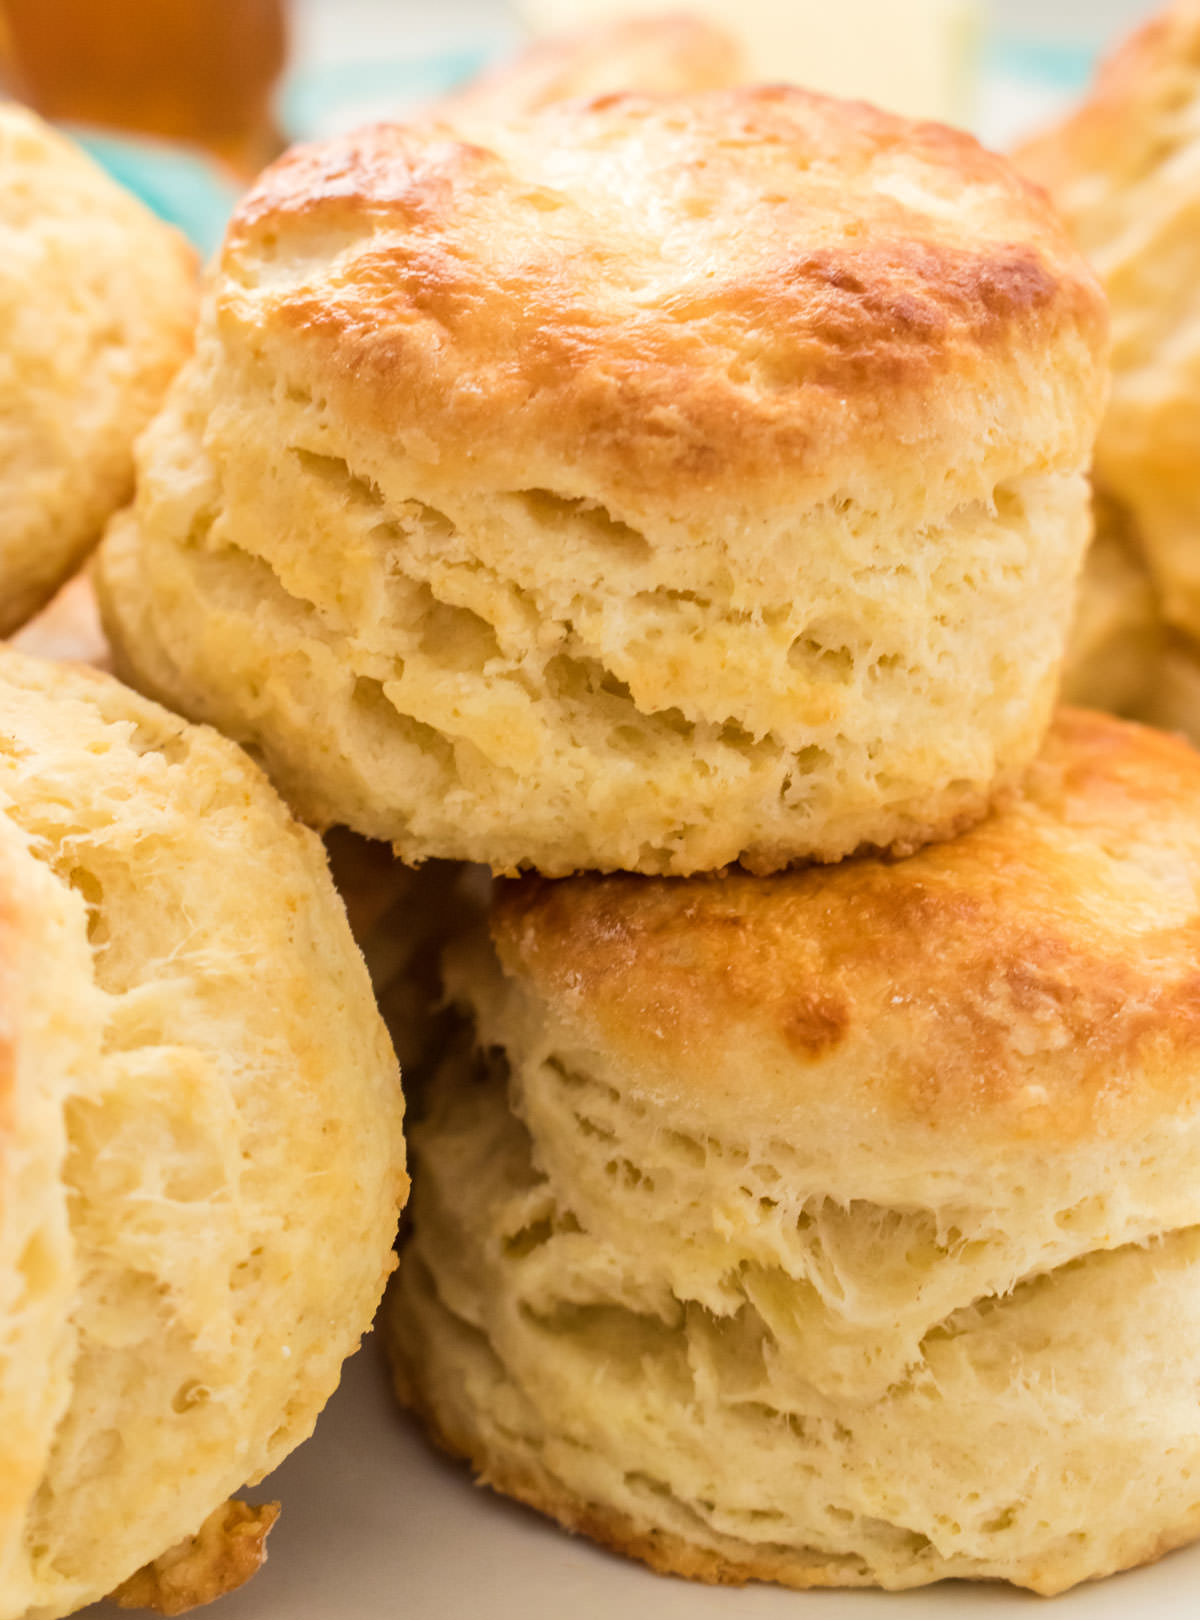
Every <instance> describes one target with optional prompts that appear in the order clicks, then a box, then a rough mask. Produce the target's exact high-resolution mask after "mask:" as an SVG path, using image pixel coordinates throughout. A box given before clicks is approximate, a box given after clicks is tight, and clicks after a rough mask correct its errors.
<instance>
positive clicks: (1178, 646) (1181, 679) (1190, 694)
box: [1138, 635, 1200, 746]
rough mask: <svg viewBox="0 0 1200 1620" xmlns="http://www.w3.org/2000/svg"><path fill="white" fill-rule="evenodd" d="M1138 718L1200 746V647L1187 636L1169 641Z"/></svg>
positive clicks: (1159, 660) (1157, 663) (1177, 636)
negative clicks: (1178, 733) (1175, 732)
mask: <svg viewBox="0 0 1200 1620" xmlns="http://www.w3.org/2000/svg"><path fill="white" fill-rule="evenodd" d="M1138 718H1139V719H1141V720H1145V721H1146V722H1147V723H1148V724H1150V725H1152V726H1161V727H1162V729H1163V730H1164V731H1177V732H1180V733H1181V734H1182V735H1183V736H1184V737H1187V738H1188V740H1189V741H1190V742H1193V743H1195V744H1196V745H1197V746H1200V647H1197V646H1196V644H1195V643H1194V642H1192V641H1189V640H1188V639H1187V637H1186V636H1181V635H1174V636H1171V637H1169V638H1168V640H1167V641H1166V644H1165V645H1164V647H1163V649H1162V652H1161V653H1160V655H1159V657H1158V659H1157V661H1156V663H1155V666H1154V671H1153V676H1152V679H1151V682H1150V686H1149V690H1148V691H1147V693H1146V696H1145V698H1144V700H1143V702H1142V705H1141V708H1140V710H1139V714H1138Z"/></svg>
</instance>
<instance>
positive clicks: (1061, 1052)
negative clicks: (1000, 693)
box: [492, 710, 1200, 1138]
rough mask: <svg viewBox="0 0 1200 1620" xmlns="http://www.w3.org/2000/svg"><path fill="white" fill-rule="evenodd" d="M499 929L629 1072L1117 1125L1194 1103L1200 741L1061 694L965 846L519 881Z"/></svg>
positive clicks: (975, 1116) (1017, 1131) (518, 970)
mask: <svg viewBox="0 0 1200 1620" xmlns="http://www.w3.org/2000/svg"><path fill="white" fill-rule="evenodd" d="M492 931H493V937H494V939H495V942H496V945H497V949H498V952H499V955H500V960H501V963H502V965H503V967H504V969H505V971H506V972H507V973H508V974H510V975H515V976H518V977H520V978H523V979H526V980H527V981H528V983H529V985H530V987H531V989H532V992H533V995H534V997H535V1000H536V1002H537V1003H538V1004H540V1005H543V1006H545V1007H546V1008H547V1009H548V1010H549V1011H550V1013H551V1014H552V1016H553V1018H554V1020H555V1021H556V1022H558V1023H559V1024H565V1025H566V1026H567V1028H568V1029H570V1030H572V1031H574V1032H575V1033H576V1034H577V1036H578V1037H579V1039H580V1040H581V1041H583V1042H584V1043H585V1044H586V1045H587V1046H588V1047H589V1048H591V1049H594V1050H603V1051H606V1052H608V1053H610V1054H612V1061H613V1062H614V1063H615V1064H616V1065H617V1066H621V1065H624V1066H625V1068H626V1071H627V1073H628V1075H629V1077H630V1084H631V1085H632V1086H635V1087H636V1086H637V1085H643V1086H647V1087H648V1088H649V1089H650V1090H651V1091H654V1092H663V1091H666V1092H667V1093H669V1094H670V1095H672V1097H673V1098H675V1099H676V1100H677V1099H678V1098H680V1097H684V1096H686V1095H687V1094H689V1093H691V1094H693V1096H694V1094H695V1093H696V1092H697V1091H701V1092H703V1094H704V1095H705V1096H706V1097H707V1098H708V1099H709V1102H710V1103H712V1102H714V1101H715V1100H717V1099H718V1098H724V1100H725V1102H726V1103H728V1105H729V1106H731V1107H734V1108H736V1109H738V1110H745V1111H746V1112H747V1113H748V1114H750V1115H755V1114H760V1113H764V1112H765V1114H766V1116H767V1119H768V1121H769V1120H770V1119H772V1118H776V1119H778V1121H779V1122H780V1124H781V1127H783V1126H786V1124H787V1122H788V1121H789V1117H791V1118H792V1122H793V1123H795V1120H796V1118H799V1119H801V1120H802V1119H803V1117H804V1112H805V1111H806V1110H811V1109H812V1108H813V1107H814V1106H815V1105H816V1106H830V1105H831V1106H833V1107H835V1108H836V1109H842V1110H844V1111H845V1112H846V1113H847V1114H849V1115H850V1116H851V1117H853V1118H855V1119H858V1120H860V1121H869V1122H870V1124H869V1129H870V1130H872V1131H875V1130H877V1129H878V1128H879V1127H880V1125H881V1124H882V1123H883V1122H884V1121H887V1120H890V1122H891V1125H892V1126H893V1127H894V1126H895V1125H896V1124H897V1123H901V1124H904V1125H906V1126H917V1127H920V1128H921V1129H927V1130H930V1131H936V1132H946V1131H959V1130H965V1131H967V1132H969V1133H971V1135H972V1136H974V1135H976V1134H978V1133H980V1132H985V1133H990V1134H998V1135H1000V1136H1002V1137H1006V1138H1007V1137H1016V1138H1024V1137H1030V1136H1043V1135H1049V1136H1054V1137H1059V1138H1063V1137H1068V1138H1069V1137H1078V1136H1081V1135H1087V1134H1089V1133H1093V1132H1094V1133H1097V1134H1101V1135H1103V1134H1105V1133H1107V1132H1109V1131H1115V1130H1119V1129H1125V1128H1127V1127H1128V1125H1129V1124H1130V1121H1131V1117H1133V1118H1134V1119H1136V1116H1137V1115H1138V1114H1139V1113H1141V1114H1145V1113H1147V1112H1150V1113H1153V1112H1155V1111H1159V1112H1161V1111H1162V1110H1163V1108H1164V1107H1176V1106H1180V1105H1183V1106H1187V1107H1191V1106H1193V1105H1194V1104H1196V1103H1200V1061H1198V1059H1200V755H1198V754H1197V753H1196V752H1195V751H1193V749H1192V748H1190V747H1189V746H1188V745H1187V744H1186V743H1184V742H1183V741H1182V740H1181V739H1179V738H1176V737H1170V736H1167V735H1165V734H1163V733H1160V732H1156V731H1151V730H1149V729H1147V728H1145V727H1141V726H1136V725H1131V724H1128V723H1125V722H1121V721H1118V720H1114V719H1112V718H1110V717H1108V716H1102V715H1098V714H1091V713H1085V712H1082V711H1073V710H1063V711H1060V713H1059V715H1058V717H1057V720H1056V722H1055V725H1054V728H1053V730H1052V732H1051V735H1050V738H1049V741H1048V743H1047V745H1046V747H1045V749H1044V751H1043V753H1042V755H1041V757H1040V759H1039V761H1038V762H1037V764H1036V765H1035V767H1034V769H1033V771H1032V772H1031V774H1030V777H1029V780H1028V783H1027V786H1026V788H1025V790H1024V792H1023V794H1022V796H1021V797H1020V798H1019V799H1018V800H1017V801H1016V802H1014V803H1013V804H1012V805H1011V806H1010V807H1009V808H1007V809H1005V810H1002V811H999V812H997V813H996V814H994V815H993V816H992V817H991V818H990V819H989V820H987V821H986V822H984V823H982V824H981V825H980V826H978V827H976V828H975V829H974V830H973V831H971V832H969V833H966V834H965V835H964V836H963V837H961V838H959V839H956V840H955V841H954V842H952V843H945V844H938V845H933V846H930V847H928V848H926V849H924V850H922V851H921V852H920V853H919V854H916V855H914V856H911V857H910V858H908V859H906V860H902V861H889V860H886V859H861V860H854V861H847V862H844V863H843V864H842V865H840V866H836V867H825V868H808V869H806V870H796V871H792V872H789V873H784V874H780V875H778V876H775V877H769V878H754V877H750V876H748V875H746V874H744V873H742V872H739V871H735V872H732V873H730V874H728V875H718V876H714V877H712V878H691V879H677V880H671V879H649V878H636V877H630V876H624V875H622V876H609V877H580V878H570V879H565V880H560V881H558V882H551V881H548V880H545V879H538V878H528V879H522V880H520V881H517V882H510V883H506V884H503V885H501V887H500V891H499V896H498V899H497V901H496V905H495V909H494V913H493V925H492ZM858 1128H864V1127H863V1126H862V1125H861V1124H860V1126H859V1127H858Z"/></svg>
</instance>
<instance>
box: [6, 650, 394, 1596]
mask: <svg viewBox="0 0 1200 1620" xmlns="http://www.w3.org/2000/svg"><path fill="white" fill-rule="evenodd" d="M0 895H2V896H3V900H2V903H0V1034H2V1039H0V1085H2V1087H3V1094H4V1110H3V1123H2V1125H0V1133H2V1140H3V1154H2V1155H0V1328H2V1333H0V1480H2V1481H3V1490H2V1491H0V1616H2V1617H3V1620H16V1617H19V1616H33V1615H36V1616H37V1617H39V1620H50V1617H53V1616H57V1615H62V1614H66V1613H67V1612H68V1611H70V1610H73V1609H76V1608H78V1607H80V1606H81V1605H83V1604H85V1603H89V1602H91V1601H92V1600H93V1599H95V1598H98V1597H100V1596H101V1595H102V1594H103V1593H105V1592H108V1591H110V1590H112V1589H113V1588H114V1587H116V1586H117V1585H118V1584H119V1583H123V1582H125V1581H126V1580H127V1578H129V1577H131V1576H133V1575H134V1573H135V1571H137V1570H138V1569H139V1567H140V1566H142V1565H145V1564H147V1563H149V1562H151V1561H155V1567H154V1569H153V1570H151V1571H145V1572H143V1575H142V1576H140V1577H139V1579H138V1581H137V1582H135V1583H134V1586H133V1588H132V1592H133V1593H134V1594H135V1595H136V1592H137V1591H138V1590H143V1589H145V1588H146V1587H147V1585H148V1584H149V1585H150V1586H152V1587H153V1588H154V1589H155V1590H164V1591H165V1590H168V1589H169V1588H170V1587H171V1583H172V1580H174V1581H175V1582H176V1584H177V1583H178V1581H179V1579H181V1578H183V1579H185V1583H186V1585H187V1588H188V1590H205V1591H207V1592H208V1593H209V1595H211V1594H212V1592H214V1591H216V1590H220V1589H221V1588H222V1587H223V1586H227V1585H228V1584H230V1583H231V1582H232V1581H233V1580H234V1579H235V1578H236V1575H237V1571H238V1569H239V1568H240V1569H241V1570H242V1571H243V1572H248V1571H249V1570H250V1569H252V1568H253V1567H255V1564H256V1563H257V1562H258V1561H259V1559H260V1558H261V1542H262V1537H263V1535H265V1531H266V1528H268V1523H267V1522H266V1520H265V1517H264V1514H263V1513H262V1512H259V1511H253V1512H249V1518H247V1517H246V1515H247V1512H248V1511H249V1510H245V1509H241V1510H239V1509H238V1507H237V1505H236V1504H234V1505H232V1506H231V1507H228V1508H225V1507H223V1506H222V1504H224V1503H225V1500H226V1498H227V1497H228V1496H229V1495H230V1494H231V1492H233V1491H235V1490H236V1489H237V1488H238V1487H239V1486H241V1485H242V1484H244V1483H246V1482H250V1483H253V1482H254V1481H255V1480H257V1479H258V1478H259V1477H261V1476H262V1475H263V1474H264V1473H266V1472H267V1470H268V1469H270V1468H272V1467H274V1465H275V1464H276V1463H277V1462H279V1461H280V1459H281V1458H282V1457H284V1456H285V1455H286V1454H287V1452H289V1451H290V1450H291V1449H292V1447H293V1446H295V1445H296V1444H297V1443H298V1442H299V1441H300V1440H302V1439H303V1438H304V1437H305V1435H307V1434H308V1432H309V1431H310V1430H311V1428H312V1425H313V1422H314V1420H315V1418H316V1415H317V1413H318V1411H319V1410H320V1408H321V1406H322V1405H323V1404H324V1402H325V1400H326V1399H327V1397H328V1396H329V1394H330V1393H331V1391H332V1390H333V1388H334V1386H335V1384H336V1383H337V1379H338V1374H339V1369H340V1367H341V1363H342V1360H343V1358H344V1357H345V1356H347V1355H348V1354H350V1352H351V1351H352V1350H354V1348H355V1347H356V1345H357V1343H358V1339H359V1335H360V1334H361V1333H363V1332H364V1331H365V1330H366V1328H367V1327H368V1325H369V1323H370V1321H371V1316H372V1313H373V1310H374V1308H375V1304H376V1301H377V1300H378V1298H379V1295H380V1293H381V1291H382V1287H383V1282H384V1278H385V1277H386V1276H387V1273H388V1271H389V1270H390V1268H391V1253H390V1251H391V1244H392V1240H393V1236H394V1232H395V1227H396V1215H397V1208H398V1205H399V1203H400V1202H401V1201H402V1198H403V1194H404V1191H405V1188H406V1178H405V1175H404V1148H403V1139H402V1134H401V1113H402V1102H401V1094H400V1087H399V1078H398V1074H397V1071H396V1065H395V1059H394V1057H393V1055H392V1052H391V1049H390V1047H389V1045H388V1041H387V1037H386V1034H385V1032H384V1029H383V1026H382V1023H381V1022H380V1019H379V1016H378V1013H377V1011H376V1008H375V1004H374V1001H373V1000H372V997H371V991H370V986H369V984H368V981H367V976H366V972H365V970H364V968H363V964H362V959H361V957H360V956H359V954H358V952H357V950H356V949H355V947H354V943H353V941H352V939H351V937H350V933H349V929H348V928H347V925H346V918H345V913H344V911H343V909H342V906H341V903H340V902H339V900H338V899H337V896H336V894H335V892H334V890H333V886H332V884H331V883H330V880H329V874H328V871H327V869H326V865H325V860H324V855H323V853H322V850H321V846H320V843H319V842H318V840H317V838H316V836H315V835H314V834H313V833H310V832H308V831H306V830H305V829H303V828H301V827H300V826H298V825H297V824H296V823H295V822H294V821H293V820H292V819H291V817H290V816H289V815H288V812H287V810H286V809H285V807H284V806H283V804H282V803H281V802H280V800H279V799H278V797H277V796H276V794H275V793H274V791H273V790H272V789H271V788H270V786H269V784H268V783H267V782H266V781H265V780H264V778H263V777H262V775H261V773H260V772H259V771H258V770H257V769H256V768H255V767H254V766H253V765H252V764H251V763H250V761H249V760H248V759H246V757H245V756H244V755H243V754H242V753H241V752H240V751H239V750H238V749H237V748H236V747H234V745H233V744H232V743H229V742H227V741H225V739H224V738H221V737H218V736H217V735H216V734H215V733H213V732H211V731H209V730H207V729H203V728H200V727H196V726H191V725H189V724H187V723H186V722H185V721H182V720H180V719H178V718H177V717H176V716H174V715H170V714H167V713H166V712H165V711H164V710H162V709H160V708H158V707H157V705H155V704H152V703H148V702H146V701H145V700H144V699H142V698H140V697H138V696H136V695H135V694H134V693H132V692H129V691H127V690H126V689H125V688H124V687H122V686H120V685H118V684H117V682H116V681H114V680H113V679H112V678H111V677H110V676H107V675H103V674H101V673H99V672H96V671H93V670H87V669H84V668H66V667H64V666H59V665H54V664H49V663H46V662H43V661H42V660H39V659H33V658H26V657H23V656H22V655H20V654H18V653H15V652H13V651H11V650H9V649H4V650H2V651H0ZM214 1510H219V1511H217V1516H216V1518H215V1519H213V1518H211V1515H212V1514H213V1513H214ZM189 1537H195V1540H194V1542H189V1543H188V1545H187V1546H186V1547H185V1548H178V1547H177V1546H176V1544H177V1543H180V1542H181V1541H182V1540H184V1538H189ZM163 1555H165V1556H163ZM125 1596H126V1598H129V1596H130V1592H129V1591H128V1590H127V1591H126V1592H125ZM172 1612H174V1611H172Z"/></svg>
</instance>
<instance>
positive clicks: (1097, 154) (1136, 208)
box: [1017, 0, 1200, 637]
mask: <svg viewBox="0 0 1200 1620" xmlns="http://www.w3.org/2000/svg"><path fill="white" fill-rule="evenodd" d="M1017 162H1018V164H1019V165H1020V167H1021V168H1022V169H1023V170H1024V171H1025V172H1026V173H1027V174H1029V175H1031V176H1032V177H1033V178H1034V179H1035V180H1038V181H1040V182H1041V183H1042V184H1043V185H1044V186H1046V187H1047V189H1048V190H1049V191H1050V193H1051V195H1052V196H1053V198H1054V200H1055V202H1056V203H1057V204H1058V207H1059V209H1060V210H1061V212H1062V215H1063V218H1064V219H1065V220H1066V222H1067V225H1068V227H1069V229H1070V230H1071V231H1072V233H1073V235H1074V237H1075V239H1076V241H1077V242H1078V244H1079V246H1080V247H1081V249H1082V250H1083V251H1084V253H1085V254H1087V256H1088V258H1089V259H1090V260H1091V262H1092V264H1093V265H1094V266H1095V268H1096V270H1097V272H1098V274H1099V276H1100V279H1101V281H1102V282H1103V284H1104V288H1105V291H1106V293H1107V295H1108V299H1109V303H1110V306H1111V309H1112V322H1113V390H1112V400H1111V403H1110V405H1109V409H1108V414H1107V416H1106V417H1105V419H1104V423H1103V426H1102V427H1101V430H1100V436H1099V439H1098V440H1097V444H1096V479H1097V483H1098V484H1099V485H1100V486H1101V488H1103V489H1104V490H1106V491H1107V492H1109V493H1111V494H1112V495H1115V496H1116V497H1117V498H1118V499H1120V500H1121V501H1122V502H1124V503H1125V505H1126V506H1127V507H1128V508H1129V511H1130V513H1131V515H1132V517H1133V519H1134V523H1135V526H1136V528H1137V530H1138V531H1139V533H1140V534H1141V537H1142V540H1143V543H1144V545H1145V548H1146V554H1147V558H1148V560H1149V563H1150V567H1151V571H1152V573H1153V575H1154V579H1155V583H1156V586H1157V589H1158V592H1159V595H1160V597H1161V601H1162V607H1163V612H1164V614H1165V616H1166V618H1167V620H1168V621H1169V622H1170V623H1171V624H1173V625H1175V626H1176V627H1177V628H1179V629H1181V630H1183V631H1184V632H1186V633H1188V634H1190V635H1192V636H1193V637H1200V457H1198V456H1197V454H1196V449H1197V445H1200V0H1178V3H1176V4H1174V5H1171V6H1168V7H1167V8H1166V9H1165V10H1164V11H1163V12H1162V13H1161V14H1160V15H1159V16H1158V17H1156V18H1155V19H1154V20H1153V21H1151V22H1149V23H1148V24H1146V25H1145V27H1143V28H1141V29H1139V31H1138V32H1137V33H1136V34H1134V35H1133V37H1132V38H1131V39H1130V40H1128V41H1127V42H1126V44H1125V45H1124V46H1123V47H1122V48H1121V49H1120V50H1119V51H1118V52H1117V53H1116V54H1115V55H1114V56H1113V58H1112V59H1111V60H1110V61H1109V62H1108V63H1106V64H1105V66H1104V68H1103V69H1102V71H1101V73H1100V75H1099V78H1098V79H1097V81H1096V84H1095V87H1094V88H1093V90H1092V92H1091V94H1090V96H1089V97H1088V99H1087V100H1086V101H1085V102H1084V104H1083V105H1082V106H1081V107H1080V108H1079V109H1078V110H1077V111H1075V112H1074V113H1073V114H1072V115H1071V116H1070V117H1069V118H1067V119H1066V120H1065V122H1064V123H1063V124H1061V125H1060V126H1059V127H1058V128H1057V129H1053V130H1051V131H1049V132H1048V133H1047V134H1045V135H1043V136H1041V137H1040V138H1039V139H1037V140H1035V141H1032V142H1031V143H1030V144H1028V145H1027V146H1026V147H1024V148H1023V150H1021V151H1020V152H1018V153H1017Z"/></svg>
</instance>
